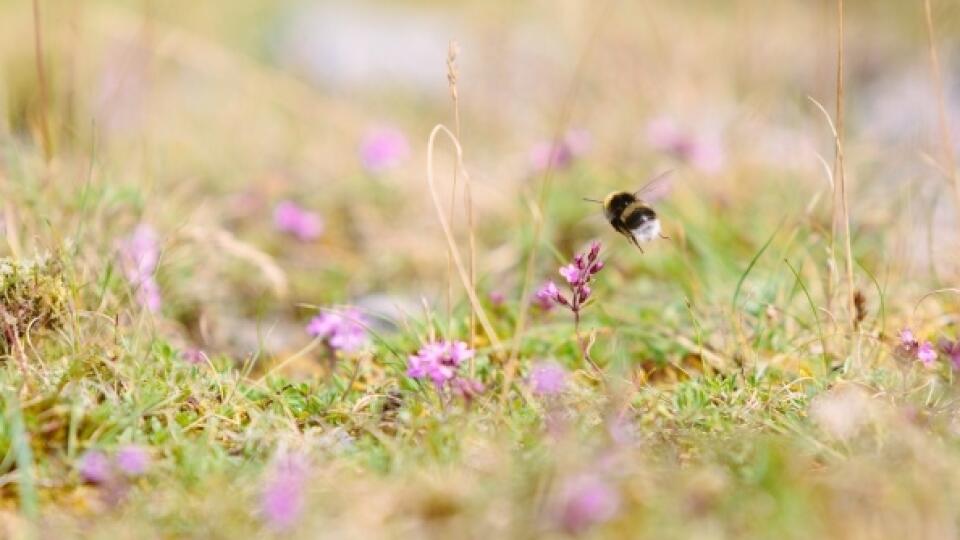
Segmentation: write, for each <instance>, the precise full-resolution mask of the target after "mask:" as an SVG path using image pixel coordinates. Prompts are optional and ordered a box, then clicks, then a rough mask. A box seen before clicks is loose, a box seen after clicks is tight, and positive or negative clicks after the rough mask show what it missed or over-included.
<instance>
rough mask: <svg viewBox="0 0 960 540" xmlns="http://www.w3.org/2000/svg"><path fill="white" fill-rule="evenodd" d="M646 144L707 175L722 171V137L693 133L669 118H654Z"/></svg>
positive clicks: (648, 130)
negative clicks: (720, 138)
mask: <svg viewBox="0 0 960 540" xmlns="http://www.w3.org/2000/svg"><path fill="white" fill-rule="evenodd" d="M647 142H648V143H649V144H650V146H651V147H653V148H654V149H656V150H659V151H661V152H664V153H666V154H670V155H671V156H673V157H675V158H677V159H679V160H681V161H684V162H687V163H689V164H691V165H693V166H694V167H696V168H698V169H700V170H701V171H703V172H705V173H710V174H713V173H717V172H719V171H720V169H722V168H723V163H724V155H723V148H722V147H721V144H720V140H719V137H717V136H715V135H713V134H708V133H699V134H698V133H691V132H689V131H686V130H684V129H682V128H681V127H680V126H679V125H677V122H676V121H675V120H674V119H673V118H670V117H660V118H655V119H653V120H651V121H650V123H648V124H647Z"/></svg>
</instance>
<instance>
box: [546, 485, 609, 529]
mask: <svg viewBox="0 0 960 540" xmlns="http://www.w3.org/2000/svg"><path fill="white" fill-rule="evenodd" d="M619 507H620V496H619V494H618V493H617V492H616V491H614V490H613V488H611V487H610V486H609V485H608V484H607V483H606V482H604V481H603V480H601V479H600V478H598V477H596V476H593V475H583V476H579V477H576V478H573V479H571V480H569V481H567V482H566V483H565V484H564V486H563V487H562V489H561V491H560V506H559V515H558V516H557V517H558V522H559V525H560V527H561V528H562V529H563V530H564V531H566V532H567V533H570V534H579V533H582V532H584V531H586V530H587V529H589V528H591V527H593V526H595V525H599V524H601V523H604V522H606V521H609V520H610V519H611V518H613V517H614V516H615V515H616V513H617V510H618V509H619Z"/></svg>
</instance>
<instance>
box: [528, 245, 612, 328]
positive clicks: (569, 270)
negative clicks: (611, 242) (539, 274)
mask: <svg viewBox="0 0 960 540" xmlns="http://www.w3.org/2000/svg"><path fill="white" fill-rule="evenodd" d="M601 247H602V246H601V244H600V242H598V241H594V242H591V243H590V248H589V249H588V250H587V251H585V252H583V253H578V254H576V255H575V256H574V257H573V262H571V263H570V264H568V265H566V266H561V267H560V275H561V276H563V278H564V279H565V280H566V281H567V283H568V284H569V285H570V290H571V293H572V296H571V298H570V300H569V301H568V300H567V299H566V298H565V297H564V296H563V295H562V294H560V293H559V291H557V293H556V296H555V298H554V299H555V300H556V301H557V303H559V304H562V305H563V306H565V307H567V308H568V309H570V311H572V312H573V314H574V319H575V320H576V321H577V323H578V324H579V320H580V311H581V310H582V309H583V306H584V304H585V302H586V301H587V300H588V299H589V298H590V295H591V294H592V293H593V290H592V289H591V288H590V280H592V279H593V278H594V276H596V275H597V274H598V273H600V271H601V270H603V261H601V260H600V249H601ZM551 284H552V282H551ZM553 288H556V285H553ZM542 290H544V294H547V293H552V292H553V290H552V289H550V290H545V289H542Z"/></svg>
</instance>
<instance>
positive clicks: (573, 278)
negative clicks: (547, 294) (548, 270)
mask: <svg viewBox="0 0 960 540" xmlns="http://www.w3.org/2000/svg"><path fill="white" fill-rule="evenodd" d="M580 274H581V269H580V268H577V265H576V264H575V263H571V264H568V265H566V266H561V267H560V275H561V276H563V278H564V279H566V280H567V283H569V284H570V285H575V284H577V283H578V282H579V281H580V277H581V276H580Z"/></svg>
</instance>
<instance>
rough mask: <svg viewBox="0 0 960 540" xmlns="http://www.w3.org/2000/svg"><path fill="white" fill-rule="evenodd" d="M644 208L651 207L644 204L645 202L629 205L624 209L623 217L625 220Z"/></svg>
mask: <svg viewBox="0 0 960 540" xmlns="http://www.w3.org/2000/svg"><path fill="white" fill-rule="evenodd" d="M643 208H649V207H648V206H647V205H646V203H644V202H643V201H635V202H632V203H630V204H628V205H627V207H626V208H624V209H623V214H621V215H622V216H623V217H624V218H626V217H627V216H629V215H630V214H632V213H634V212H636V211H637V210H641V209H643Z"/></svg>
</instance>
